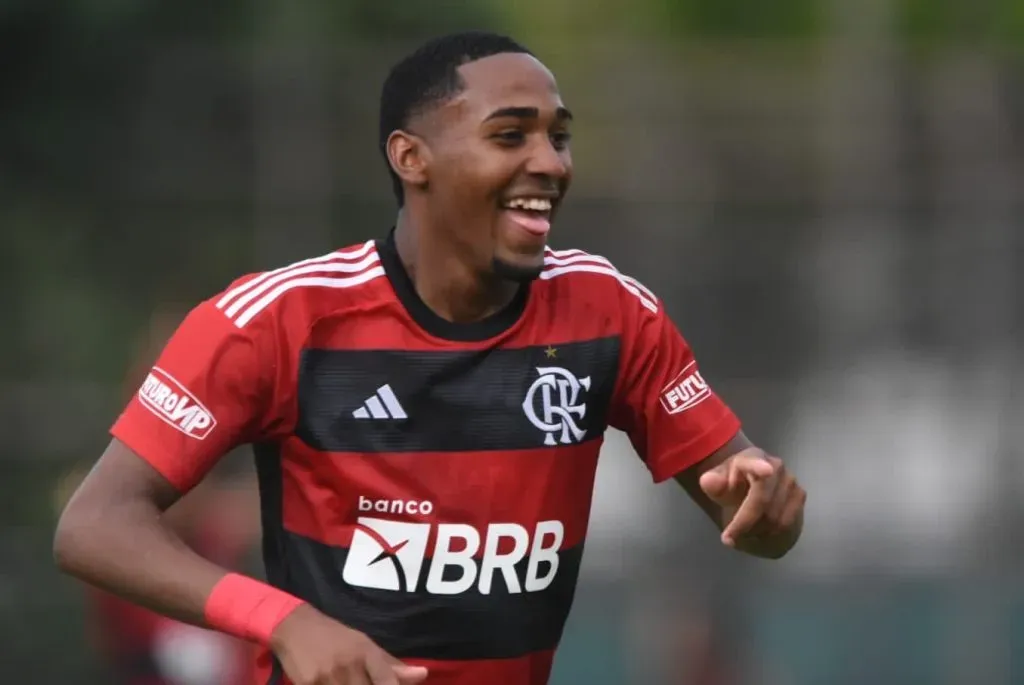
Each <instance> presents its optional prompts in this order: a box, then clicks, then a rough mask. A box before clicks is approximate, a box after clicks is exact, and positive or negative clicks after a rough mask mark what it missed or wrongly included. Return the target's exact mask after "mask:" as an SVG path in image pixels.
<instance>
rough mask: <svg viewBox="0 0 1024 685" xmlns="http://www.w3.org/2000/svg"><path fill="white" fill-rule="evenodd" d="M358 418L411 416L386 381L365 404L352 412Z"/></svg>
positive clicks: (403, 417)
mask: <svg viewBox="0 0 1024 685" xmlns="http://www.w3.org/2000/svg"><path fill="white" fill-rule="evenodd" d="M352 416H353V417H354V418H357V419H407V418H409V416H408V415H407V414H406V413H405V410H404V409H402V405H401V404H400V403H399V401H398V398H397V397H395V393H394V391H393V390H392V389H391V386H390V385H388V384H387V383H385V384H384V385H382V386H380V387H379V388H377V392H375V393H374V394H373V395H371V396H370V397H369V398H367V400H366V401H365V402H363V406H361V407H359V409H356V410H355V411H354V412H352Z"/></svg>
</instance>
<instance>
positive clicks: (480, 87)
mask: <svg viewBox="0 0 1024 685" xmlns="http://www.w3.org/2000/svg"><path fill="white" fill-rule="evenodd" d="M459 74H460V76H462V80H463V83H465V86H466V87H465V89H464V90H463V91H462V93H461V94H460V95H459V96H458V97H456V98H455V100H457V101H462V105H463V107H465V106H466V105H469V109H471V110H477V109H478V108H479V109H485V110H487V112H488V113H489V112H490V110H493V109H497V108H499V107H538V108H541V109H548V108H552V109H553V108H555V107H560V106H561V105H562V98H561V96H560V95H559V94H558V85H557V84H556V83H555V77H554V75H553V74H552V73H551V72H550V71H549V70H548V68H547V67H545V66H544V65H543V64H541V62H540V61H539V60H537V58H535V57H532V56H530V55H526V54H515V53H508V54H501V55H492V56H490V57H485V58H483V59H479V60H476V61H475V62H470V63H468V64H464V65H462V66H461V67H459Z"/></svg>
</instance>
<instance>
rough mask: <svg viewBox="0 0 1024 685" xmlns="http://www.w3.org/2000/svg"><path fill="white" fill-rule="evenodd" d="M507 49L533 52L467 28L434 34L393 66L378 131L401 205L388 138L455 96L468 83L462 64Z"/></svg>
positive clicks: (382, 97)
mask: <svg viewBox="0 0 1024 685" xmlns="http://www.w3.org/2000/svg"><path fill="white" fill-rule="evenodd" d="M505 53H521V54H527V55H532V54H533V53H531V52H530V51H529V50H527V49H526V48H525V47H523V46H522V45H520V44H519V43H517V42H516V41H514V40H513V39H511V38H509V37H508V36H503V35H500V34H497V33H488V32H486V31H466V32H462V33H452V34H449V35H445V36H441V37H439V38H434V39H432V40H430V41H428V42H426V43H424V44H423V45H421V46H420V47H419V48H417V49H416V50H415V51H413V52H412V53H410V54H409V55H407V56H406V57H404V58H403V59H402V60H401V61H400V62H398V63H397V64H396V65H395V66H393V67H392V68H391V71H390V72H389V73H388V76H387V78H386V79H385V80H384V87H383V89H382V90H381V94H380V130H379V135H378V140H377V143H378V145H379V147H380V151H381V154H383V155H384V163H385V164H387V168H388V173H389V174H390V175H391V185H392V187H393V189H394V192H395V199H397V200H398V206H399V207H401V206H402V205H403V204H404V203H405V193H404V192H403V190H402V180H401V179H400V178H398V174H396V173H395V171H394V169H392V168H391V163H390V161H389V160H388V151H387V142H388V138H389V137H390V136H391V134H392V133H393V132H395V131H397V130H400V129H402V128H404V127H405V126H407V125H408V123H409V119H411V118H412V116H413V115H414V114H418V113H420V112H422V111H424V110H426V109H428V108H430V107H432V106H435V105H439V104H441V103H443V102H444V101H446V100H447V99H449V98H451V97H452V96H453V95H457V94H458V93H459V92H461V91H462V89H463V88H464V87H465V84H464V83H463V82H462V79H461V78H459V72H458V68H459V67H460V66H462V65H463V64H468V63H469V62H475V61H476V60H478V59H483V58H484V57H490V56H492V55H500V54H505Z"/></svg>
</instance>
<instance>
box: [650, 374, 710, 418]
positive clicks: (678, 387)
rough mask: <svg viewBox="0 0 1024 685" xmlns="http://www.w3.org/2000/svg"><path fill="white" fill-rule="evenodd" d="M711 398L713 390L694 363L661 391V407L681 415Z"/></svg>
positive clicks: (670, 412)
mask: <svg viewBox="0 0 1024 685" xmlns="http://www.w3.org/2000/svg"><path fill="white" fill-rule="evenodd" d="M709 397H711V388H709V387H708V384H707V382H705V380H704V378H703V377H702V376H701V375H700V371H699V370H698V369H697V362H696V361H692V362H690V363H689V364H687V365H686V366H685V367H684V368H683V370H682V371H680V372H679V375H677V376H676V377H675V378H673V379H672V381H671V382H670V383H669V384H668V385H667V386H665V388H664V389H663V390H662V391H661V406H662V407H663V408H664V409H665V411H666V412H668V413H669V414H680V413H682V412H684V411H686V410H687V409H692V408H693V407H695V406H697V405H698V404H700V403H701V402H703V401H704V400H706V399H708V398H709Z"/></svg>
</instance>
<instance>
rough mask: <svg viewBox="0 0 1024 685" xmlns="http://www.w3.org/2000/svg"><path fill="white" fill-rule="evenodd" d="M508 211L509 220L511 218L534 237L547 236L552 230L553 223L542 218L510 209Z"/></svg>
mask: <svg viewBox="0 0 1024 685" xmlns="http://www.w3.org/2000/svg"><path fill="white" fill-rule="evenodd" d="M506 211H508V215H509V218H511V219H512V221H514V222H516V223H517V224H519V225H520V226H522V227H523V228H524V229H525V230H527V231H529V232H530V233H532V234H534V235H538V236H543V235H547V234H548V231H550V230H551V222H550V221H549V220H548V219H546V218H544V217H542V216H539V215H537V214H532V213H530V212H524V211H521V210H518V209H509V210H506Z"/></svg>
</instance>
